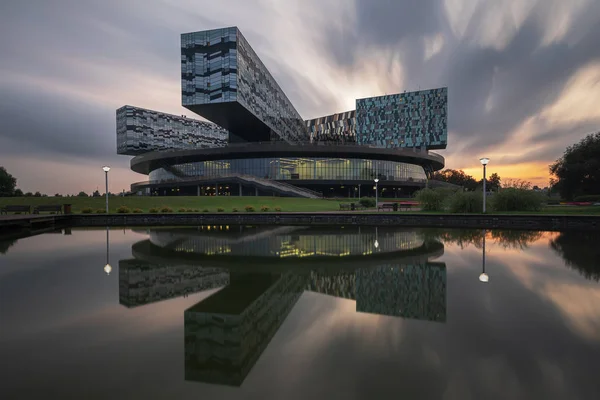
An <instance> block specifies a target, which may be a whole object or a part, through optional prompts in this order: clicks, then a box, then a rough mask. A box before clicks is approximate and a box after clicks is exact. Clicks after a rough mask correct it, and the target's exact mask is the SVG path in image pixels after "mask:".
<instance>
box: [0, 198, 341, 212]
mask: <svg viewBox="0 0 600 400" xmlns="http://www.w3.org/2000/svg"><path fill="white" fill-rule="evenodd" d="M105 201H106V198H105V197H2V198H0V207H2V206H5V205H8V204H11V205H17V204H23V205H30V206H32V207H34V206H37V205H40V204H71V205H72V210H73V212H74V213H80V212H81V210H83V209H85V208H91V209H92V210H94V211H93V212H94V213H95V212H96V210H99V209H101V210H104V209H105ZM345 201H350V200H344V202H345ZM340 202H341V201H340V200H333V199H332V200H322V199H304V198H295V197H254V196H248V197H237V196H219V197H216V196H210V197H209V196H201V197H198V196H166V197H163V196H127V197H118V196H115V197H109V198H108V206H109V210H110V212H111V213H114V212H116V210H117V208H119V207H120V206H127V207H129V209H130V210H133V209H136V208H139V209H141V210H142V211H144V212H148V211H149V210H150V209H151V208H159V209H160V208H162V207H170V208H171V209H173V211H174V212H178V210H179V209H183V208H185V209H186V210H187V209H191V210H198V211H199V212H203V211H204V210H208V211H209V212H217V209H218V208H219V207H221V208H223V209H224V211H225V212H231V211H233V209H234V208H237V209H238V211H239V212H244V211H245V210H244V207H245V206H253V207H254V210H255V211H257V212H259V211H260V209H261V207H262V206H267V207H269V209H270V211H274V209H275V207H279V208H281V211H284V212H285V211H288V212H294V211H309V212H310V211H337V210H339V209H340V206H339V204H340Z"/></svg>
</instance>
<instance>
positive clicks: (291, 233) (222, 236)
mask: <svg viewBox="0 0 600 400" xmlns="http://www.w3.org/2000/svg"><path fill="white" fill-rule="evenodd" d="M150 242H151V243H152V244H154V245H156V246H160V247H163V248H168V249H171V250H174V251H177V252H187V253H197V254H204V255H238V256H261V257H278V258H286V257H317V256H336V257H343V256H351V255H368V254H372V253H373V252H374V250H375V248H374V246H373V243H377V246H376V250H377V251H378V252H380V253H382V252H389V251H401V250H409V249H413V248H418V247H420V246H421V245H423V242H424V239H423V237H421V235H419V234H418V233H417V232H416V231H411V230H408V229H403V230H402V229H394V228H389V227H387V228H379V229H378V228H377V227H371V228H370V227H362V228H361V227H357V226H349V227H345V228H341V229H340V228H339V227H333V228H331V227H330V228H326V227H294V226H280V227H265V226H263V227H261V226H229V225H225V226H200V227H197V228H176V229H153V230H151V231H150ZM249 243H252V245H249Z"/></svg>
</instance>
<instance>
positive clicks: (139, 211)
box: [133, 208, 144, 214]
mask: <svg viewBox="0 0 600 400" xmlns="http://www.w3.org/2000/svg"><path fill="white" fill-rule="evenodd" d="M143 212H144V210H142V209H141V208H134V209H133V213H134V214H141V213H143Z"/></svg>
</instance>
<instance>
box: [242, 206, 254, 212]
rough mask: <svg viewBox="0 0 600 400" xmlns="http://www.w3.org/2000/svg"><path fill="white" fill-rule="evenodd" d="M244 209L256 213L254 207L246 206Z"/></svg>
mask: <svg viewBox="0 0 600 400" xmlns="http://www.w3.org/2000/svg"><path fill="white" fill-rule="evenodd" d="M244 209H245V210H246V212H254V207H252V206H246V207H244Z"/></svg>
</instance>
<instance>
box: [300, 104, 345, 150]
mask: <svg viewBox="0 0 600 400" xmlns="http://www.w3.org/2000/svg"><path fill="white" fill-rule="evenodd" d="M355 125H356V111H347V112H343V113H337V114H332V115H328V116H326V117H319V118H315V119H309V120H308V121H306V127H307V128H308V132H309V134H310V141H311V142H320V143H355V142H356V133H355V129H354V126H355Z"/></svg>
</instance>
